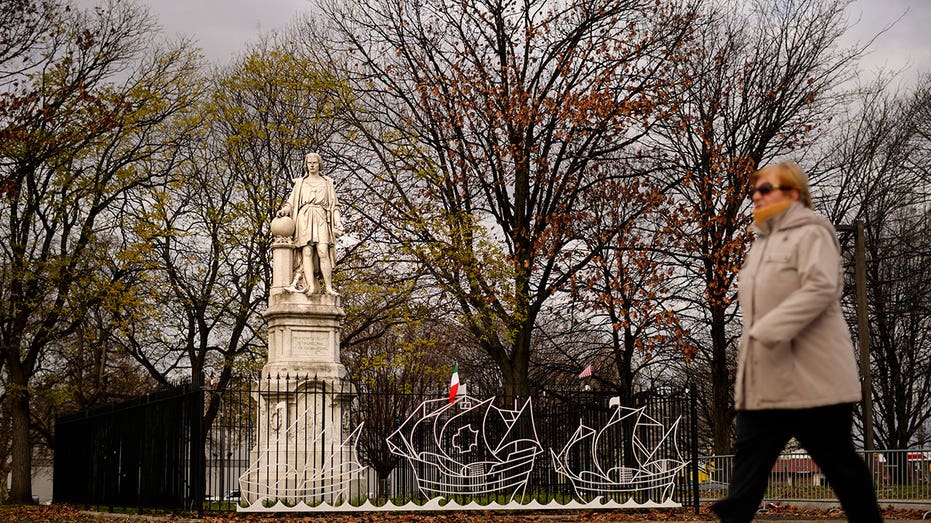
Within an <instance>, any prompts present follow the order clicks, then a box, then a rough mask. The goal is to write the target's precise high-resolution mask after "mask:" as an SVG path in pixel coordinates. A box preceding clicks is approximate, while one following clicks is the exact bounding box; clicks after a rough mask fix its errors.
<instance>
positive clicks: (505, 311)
mask: <svg viewBox="0 0 931 523" xmlns="http://www.w3.org/2000/svg"><path fill="white" fill-rule="evenodd" d="M324 12H325V14H326V15H327V18H328V22H329V23H330V26H331V30H332V33H330V34H328V36H329V42H331V44H330V46H329V47H328V48H323V47H322V46H321V47H320V48H318V49H317V52H319V53H321V54H323V53H328V54H327V56H329V58H328V60H330V61H332V62H334V63H337V64H344V66H345V68H346V69H347V71H348V75H349V78H350V81H351V84H350V87H351V89H350V91H351V92H353V93H355V96H356V97H357V99H354V100H353V103H354V106H353V109H354V110H353V112H352V113H351V115H352V123H353V124H354V134H353V135H351V136H350V137H349V138H350V142H349V145H351V144H353V143H355V144H358V145H360V146H361V147H363V148H364V150H365V154H361V153H360V154H358V155H356V157H357V158H359V159H362V158H365V159H366V160H367V161H366V162H360V163H358V164H357V165H354V166H353V171H354V172H355V174H356V179H357V180H358V183H360V184H362V185H364V186H365V187H367V188H368V190H369V192H370V193H371V194H373V195H376V196H377V197H378V198H379V199H380V200H381V201H382V202H383V203H384V206H385V209H384V210H385V213H384V214H381V215H379V216H372V217H371V219H372V220H373V221H374V222H375V223H376V224H377V225H378V226H379V227H380V229H381V232H382V234H383V235H384V238H385V241H387V242H390V244H391V246H392V249H393V250H394V252H395V253H396V255H397V256H398V257H399V258H401V259H402V260H403V262H404V263H409V264H412V265H417V266H420V267H423V268H424V270H425V271H427V273H428V274H429V275H430V277H431V278H432V284H433V285H436V286H437V287H438V288H439V289H441V290H442V292H443V293H444V296H445V298H446V299H447V300H449V302H450V303H451V304H454V305H455V306H456V308H457V310H458V313H459V321H461V323H462V324H463V325H464V326H465V328H466V329H468V330H469V331H470V332H471V333H472V336H473V337H474V339H475V342H476V344H477V345H478V346H480V347H481V348H482V350H483V351H485V352H486V353H487V354H488V356H489V357H490V358H491V359H492V360H493V361H494V363H495V365H496V366H497V368H498V369H499V371H500V373H501V378H502V380H503V383H504V386H505V390H506V394H507V395H509V396H526V395H528V394H529V393H530V383H529V380H528V368H529V364H530V360H531V352H532V335H533V331H534V328H535V326H536V322H537V318H538V315H539V313H540V311H541V309H542V307H543V306H544V304H545V303H546V302H547V300H548V299H549V298H550V297H551V296H553V295H554V293H556V292H557V290H559V289H561V288H564V287H566V286H568V284H569V282H570V280H571V279H572V278H573V276H574V275H575V274H576V273H577V272H578V271H579V270H580V269H581V268H583V267H585V266H586V264H587V263H588V262H589V261H590V260H591V257H592V256H593V255H594V254H593V253H583V255H582V256H576V254H577V253H576V251H575V250H574V249H573V246H574V244H575V242H577V241H580V240H582V239H583V238H585V237H587V236H588V234H589V233H588V231H585V230H582V229H581V228H580V227H579V223H581V222H583V221H584V220H583V219H582V218H583V215H584V214H585V213H589V212H592V208H591V205H592V200H591V199H587V198H585V197H584V195H585V194H586V193H587V192H589V191H592V190H593V189H594V188H597V187H598V186H599V185H600V184H602V183H603V182H605V181H606V180H608V179H610V177H611V176H613V174H612V173H610V172H609V171H605V170H597V169H594V168H593V167H594V166H595V165H596V164H597V163H598V162H599V161H601V160H602V159H606V158H609V157H611V155H614V154H617V153H618V152H619V151H622V150H624V149H625V148H626V147H628V146H629V145H630V144H631V143H634V142H636V140H637V139H638V138H639V137H640V136H641V135H642V133H643V130H644V128H645V127H646V126H648V125H649V124H650V123H651V122H652V120H653V118H655V117H656V111H655V109H656V106H657V101H658V100H657V98H656V96H657V89H658V87H659V86H658V83H659V79H660V78H663V77H664V75H660V74H659V72H660V71H661V70H662V69H664V68H671V67H672V64H673V63H675V61H676V56H677V54H678V53H679V51H680V44H681V42H682V40H683V37H684V35H685V34H686V33H687V32H688V24H689V21H690V18H689V9H688V6H685V7H682V6H680V5H678V4H676V5H673V4H664V5H657V4H656V3H654V2H645V1H640V0H624V1H617V0H610V1H608V0H603V1H602V0H599V1H595V2H570V3H567V4H560V3H554V2H548V1H546V0H528V1H525V2H521V3H516V4H515V3H513V2H504V1H499V0H470V1H467V2H460V3H449V2H443V1H428V2H414V1H409V0H380V1H376V2H368V1H366V2H360V1H355V2H330V3H327V4H325V6H324ZM307 30H308V32H310V31H311V30H312V28H308V29H307ZM314 40H315V41H327V40H325V39H321V38H315V39H314ZM321 61H325V60H321ZM359 212H360V214H362V213H364V210H359Z"/></svg>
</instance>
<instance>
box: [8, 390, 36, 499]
mask: <svg viewBox="0 0 931 523" xmlns="http://www.w3.org/2000/svg"><path fill="white" fill-rule="evenodd" d="M14 380H15V381H14ZM11 381H14V383H13V386H14V387H15V389H14V391H13V394H12V396H13V397H12V398H11V401H10V406H11V409H10V410H11V412H12V418H13V452H12V457H13V467H12V481H11V484H10V497H9V499H8V500H7V502H8V503H10V504H14V505H25V504H31V503H34V501H33V499H32V445H31V444H30V441H29V428H30V427H29V422H30V419H29V392H28V389H27V388H26V384H25V383H17V382H18V381H22V380H17V379H15V376H13V375H12V373H11Z"/></svg>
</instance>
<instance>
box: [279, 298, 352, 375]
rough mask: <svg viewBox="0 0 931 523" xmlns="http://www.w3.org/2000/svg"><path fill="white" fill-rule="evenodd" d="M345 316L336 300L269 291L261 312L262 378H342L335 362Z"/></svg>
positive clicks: (342, 372)
mask: <svg viewBox="0 0 931 523" xmlns="http://www.w3.org/2000/svg"><path fill="white" fill-rule="evenodd" d="M275 291H278V292H275ZM345 316H346V313H345V312H343V309H342V307H341V303H340V298H339V296H329V295H326V294H313V295H310V296H307V295H306V294H303V293H289V292H287V291H284V290H283V289H274V288H273V289H272V294H271V296H269V299H268V309H267V310H266V311H265V319H266V320H268V363H266V364H265V367H263V368H262V376H263V377H265V376H271V377H273V378H274V377H275V376H276V375H279V374H280V375H282V376H284V375H286V374H290V375H295V374H300V375H306V376H309V377H316V378H317V379H320V380H340V379H342V378H343V377H345V376H346V368H345V367H343V364H342V363H340V362H339V334H340V329H341V328H342V322H343V318H344V317H345Z"/></svg>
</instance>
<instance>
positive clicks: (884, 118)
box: [818, 77, 931, 449]
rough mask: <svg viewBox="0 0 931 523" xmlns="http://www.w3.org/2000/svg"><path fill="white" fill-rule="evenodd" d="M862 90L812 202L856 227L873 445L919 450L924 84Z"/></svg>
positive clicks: (928, 358)
mask: <svg viewBox="0 0 931 523" xmlns="http://www.w3.org/2000/svg"><path fill="white" fill-rule="evenodd" d="M861 92H863V93H864V95H863V96H862V98H861V104H860V105H859V107H858V108H857V110H856V111H854V112H852V114H850V115H849V116H848V117H847V118H846V119H844V120H843V121H842V124H841V125H840V126H838V132H837V133H836V135H835V136H834V137H833V140H832V142H831V145H830V146H829V147H828V151H829V154H828V156H827V158H826V159H825V161H824V162H823V165H822V167H823V169H822V174H821V176H820V178H821V180H822V183H821V191H820V194H819V198H818V201H819V203H820V204H821V205H823V206H824V207H825V208H826V209H828V211H829V212H830V213H831V215H832V216H833V217H834V219H835V221H837V222H839V223H850V222H852V221H853V220H857V219H859V220H862V221H863V223H864V231H865V236H866V283H867V291H868V292H867V299H868V312H869V331H870V332H869V350H870V361H871V373H872V391H871V392H872V399H873V406H874V412H875V417H874V420H875V424H874V437H875V440H876V442H877V446H879V447H880V448H885V449H902V448H908V447H910V446H911V445H916V444H917V445H922V444H926V443H927V442H926V441H923V438H924V437H926V436H922V434H924V432H923V427H924V426H925V425H926V423H927V422H928V420H929V419H931V408H929V405H931V380H929V379H928V376H929V373H931V339H929V337H928V326H929V325H931V301H929V299H928V296H929V292H931V278H929V275H928V272H927V266H928V263H929V262H931V259H929V256H931V243H929V240H928V233H929V225H931V223H929V219H928V216H929V215H928V209H929V204H931V190H929V189H931V188H929V186H928V183H927V180H928V177H929V174H931V173H929V168H928V159H929V158H931V140H929V135H928V133H927V130H928V129H929V128H931V113H929V112H928V110H927V107H928V104H929V103H931V97H929V96H931V79H929V78H928V77H926V78H925V79H924V81H923V83H921V84H920V85H919V86H917V87H916V88H915V90H914V91H913V92H910V93H898V92H895V91H893V90H892V89H891V88H890V79H888V78H886V79H880V80H878V81H877V82H875V83H873V84H870V85H868V86H866V87H865V88H863V89H862V90H861ZM849 276H850V280H851V282H850V285H848V287H851V288H852V287H853V285H852V283H853V282H852V278H853V276H854V275H853V271H852V270H851V271H850V272H849ZM849 304H850V306H849V307H848V311H849V315H850V324H851V325H852V326H854V328H855V329H856V326H857V322H856V320H855V318H856V316H855V314H856V306H855V304H854V303H853V300H852V299H851V300H850V301H849Z"/></svg>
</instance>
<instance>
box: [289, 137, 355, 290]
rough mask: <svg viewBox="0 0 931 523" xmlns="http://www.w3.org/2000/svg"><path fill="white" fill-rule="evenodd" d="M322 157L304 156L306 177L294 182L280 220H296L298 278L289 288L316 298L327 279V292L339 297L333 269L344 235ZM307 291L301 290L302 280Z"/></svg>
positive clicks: (295, 247)
mask: <svg viewBox="0 0 931 523" xmlns="http://www.w3.org/2000/svg"><path fill="white" fill-rule="evenodd" d="M320 163H321V162H320V155H319V154H317V153H307V155H305V156H304V176H302V177H300V178H296V179H295V180H294V188H293V189H292V190H291V195H290V196H289V197H288V199H287V200H285V201H284V203H282V205H281V209H279V210H278V212H277V213H276V216H278V217H282V216H290V217H291V218H292V219H293V220H294V249H295V250H296V251H297V253H296V254H297V256H295V258H296V260H297V261H296V263H295V269H294V277H293V279H292V280H291V284H290V285H289V286H288V287H285V290H286V291H288V292H304V293H306V294H308V295H309V294H316V293H317V290H318V287H317V277H316V273H318V272H319V273H320V276H321V277H322V279H323V292H324V293H326V294H329V295H333V296H336V295H337V293H336V291H335V290H333V266H334V265H335V264H336V238H337V237H338V236H339V235H341V234H342V233H343V225H342V222H341V220H340V214H339V204H338V202H337V201H336V191H335V189H334V188H333V179H332V178H330V177H328V176H323V175H321V174H320ZM302 277H303V279H304V288H303V289H300V288H298V283H299V282H300V280H301V278H302Z"/></svg>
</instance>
